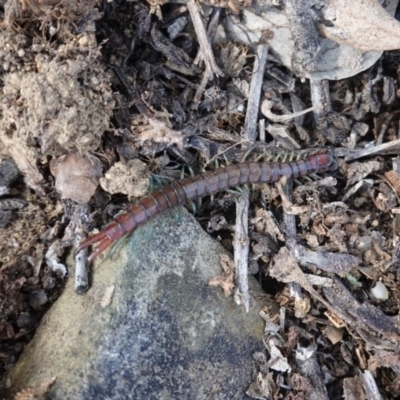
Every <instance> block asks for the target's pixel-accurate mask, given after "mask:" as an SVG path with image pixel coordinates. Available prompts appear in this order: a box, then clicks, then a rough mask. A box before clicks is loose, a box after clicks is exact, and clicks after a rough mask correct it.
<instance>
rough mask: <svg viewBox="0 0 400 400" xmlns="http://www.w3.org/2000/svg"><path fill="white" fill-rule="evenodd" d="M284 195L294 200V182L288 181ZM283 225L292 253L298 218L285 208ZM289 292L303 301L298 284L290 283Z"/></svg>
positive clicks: (284, 188) (288, 246) (287, 243)
mask: <svg viewBox="0 0 400 400" xmlns="http://www.w3.org/2000/svg"><path fill="white" fill-rule="evenodd" d="M283 190H284V193H285V194H286V196H287V199H288V200H289V201H291V200H292V196H291V194H292V190H293V181H292V180H290V181H287V182H286V184H285V185H284V186H283ZM283 224H284V229H285V234H286V247H287V248H288V249H289V251H292V250H293V248H294V247H295V246H296V235H297V229H296V217H295V215H293V214H289V213H287V212H286V210H285V208H284V209H283ZM288 287H289V291H290V294H291V297H293V298H295V299H302V298H303V293H302V290H301V286H300V285H299V284H298V283H296V282H290V283H288Z"/></svg>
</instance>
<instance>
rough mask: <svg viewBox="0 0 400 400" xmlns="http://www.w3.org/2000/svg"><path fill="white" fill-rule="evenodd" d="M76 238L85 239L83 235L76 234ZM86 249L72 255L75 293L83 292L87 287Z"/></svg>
mask: <svg viewBox="0 0 400 400" xmlns="http://www.w3.org/2000/svg"><path fill="white" fill-rule="evenodd" d="M77 239H78V240H83V239H85V237H84V236H80V235H78V236H77ZM87 256H88V251H87V249H83V250H81V251H78V252H77V253H76V254H75V255H74V261H75V292H76V293H77V294H84V293H86V292H87V290H88V288H89V274H88V268H87Z"/></svg>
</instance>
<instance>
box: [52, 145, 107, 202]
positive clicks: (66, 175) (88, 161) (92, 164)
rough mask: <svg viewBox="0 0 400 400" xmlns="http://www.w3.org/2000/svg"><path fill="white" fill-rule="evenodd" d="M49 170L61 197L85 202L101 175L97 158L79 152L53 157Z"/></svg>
mask: <svg viewBox="0 0 400 400" xmlns="http://www.w3.org/2000/svg"><path fill="white" fill-rule="evenodd" d="M50 170H51V173H52V174H53V176H55V178H56V188H57V190H58V191H59V192H60V193H61V197H62V198H63V199H71V200H74V201H76V202H77V203H79V204H86V203H88V202H89V200H90V198H91V197H92V196H93V194H94V192H95V191H96V188H97V186H98V184H99V179H100V177H101V165H100V161H99V159H98V158H96V157H93V156H90V157H89V156H83V155H82V154H80V153H79V152H74V153H70V154H68V155H65V156H61V157H59V158H57V159H53V160H52V162H51V163H50Z"/></svg>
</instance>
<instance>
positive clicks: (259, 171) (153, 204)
mask: <svg viewBox="0 0 400 400" xmlns="http://www.w3.org/2000/svg"><path fill="white" fill-rule="evenodd" d="M336 167H337V161H336V159H335V158H334V156H333V155H332V154H331V153H330V152H328V151H326V150H318V151H316V152H314V153H312V154H309V155H308V156H306V157H304V158H302V159H299V160H295V161H288V162H281V163H279V162H273V163H269V162H257V163H256V162H243V163H238V164H232V165H229V166H227V167H222V168H218V169H216V170H214V171H208V172H205V173H202V174H199V175H196V176H194V177H189V178H185V179H182V180H181V181H177V182H174V183H172V184H171V185H170V186H167V187H164V188H162V189H160V190H157V191H156V192H154V193H152V194H151V195H149V196H147V197H143V198H141V199H140V200H139V201H138V202H137V203H136V204H133V205H131V206H129V207H128V209H127V211H126V213H124V214H121V215H119V216H117V217H116V218H115V220H114V221H113V222H111V223H110V224H109V225H108V226H106V227H105V228H104V230H102V231H101V232H99V233H98V234H96V235H93V236H91V237H89V238H87V239H86V240H84V241H83V242H82V243H80V245H79V246H78V248H77V251H80V250H82V249H85V248H87V247H89V246H91V245H93V244H96V243H98V246H97V247H96V248H95V249H94V250H93V252H92V253H91V254H90V256H89V257H88V261H89V262H92V261H93V260H94V259H95V258H96V257H97V256H98V255H99V254H101V253H102V252H103V251H104V250H105V249H106V248H107V247H108V246H110V245H111V244H112V243H114V242H115V241H116V240H118V239H119V238H121V237H122V236H124V235H126V234H128V233H130V232H133V231H134V230H135V229H136V228H137V227H139V226H141V225H144V224H145V223H147V222H148V221H150V220H151V219H153V218H154V217H156V216H157V215H158V214H161V213H163V212H165V211H166V210H168V209H170V208H172V207H175V206H178V205H182V204H185V203H187V202H188V201H190V200H196V199H198V198H201V197H204V196H207V195H212V194H215V193H217V192H220V191H223V190H225V189H228V188H231V187H236V186H241V185H245V184H247V183H274V182H277V181H278V180H279V179H281V178H282V177H284V176H285V177H287V178H289V179H290V178H298V177H301V176H306V175H309V174H312V173H323V172H328V171H333V170H334V169H336Z"/></svg>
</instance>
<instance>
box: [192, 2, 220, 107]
mask: <svg viewBox="0 0 400 400" xmlns="http://www.w3.org/2000/svg"><path fill="white" fill-rule="evenodd" d="M187 7H188V11H189V14H190V17H191V19H192V22H193V26H194V30H195V32H196V36H197V40H198V41H199V46H200V50H199V52H198V54H197V57H196V59H195V61H194V64H198V63H199V61H200V59H202V60H203V61H204V64H205V67H206V68H205V71H204V75H203V79H202V81H201V83H200V85H199V88H198V90H197V92H196V94H195V96H194V99H193V106H194V107H197V105H198V103H199V102H200V97H201V96H202V94H203V92H204V90H205V88H206V85H207V82H208V81H210V80H213V79H214V74H216V75H218V76H224V73H223V72H222V71H221V69H220V68H219V67H218V65H217V63H216V62H215V58H214V54H213V52H212V48H211V44H210V40H209V37H208V35H207V32H206V29H205V27H204V23H203V20H202V18H201V15H200V12H199V10H198V8H197V5H196V2H195V0H189V2H188V3H187Z"/></svg>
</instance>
